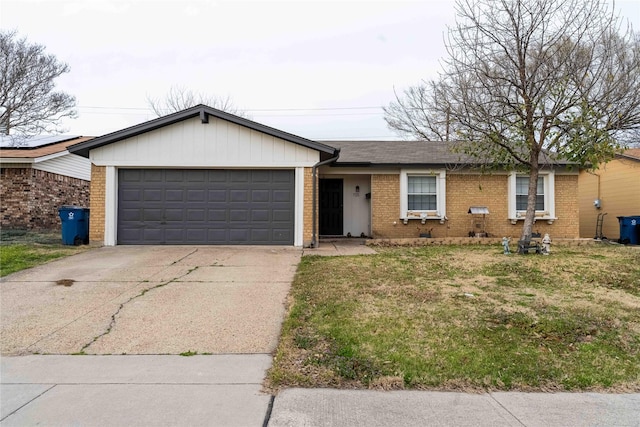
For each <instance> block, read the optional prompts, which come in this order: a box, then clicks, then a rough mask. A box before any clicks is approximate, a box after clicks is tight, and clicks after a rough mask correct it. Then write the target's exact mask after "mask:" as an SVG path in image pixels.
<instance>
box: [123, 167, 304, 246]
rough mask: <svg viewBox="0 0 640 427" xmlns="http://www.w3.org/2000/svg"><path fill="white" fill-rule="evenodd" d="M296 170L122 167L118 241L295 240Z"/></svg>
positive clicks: (208, 242)
mask: <svg viewBox="0 0 640 427" xmlns="http://www.w3.org/2000/svg"><path fill="white" fill-rule="evenodd" d="M294 187H295V185H294V171H293V170H236V169H232V170H205V169H120V170H119V171H118V244H122V245H131V244H134V245H157V244H203V245H216V244H221V245H292V244H293V226H294Z"/></svg>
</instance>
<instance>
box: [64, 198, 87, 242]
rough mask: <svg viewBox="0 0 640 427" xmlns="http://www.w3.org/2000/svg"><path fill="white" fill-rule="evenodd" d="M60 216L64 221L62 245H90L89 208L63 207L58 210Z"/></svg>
mask: <svg viewBox="0 0 640 427" xmlns="http://www.w3.org/2000/svg"><path fill="white" fill-rule="evenodd" d="M58 215H60V221H62V244H64V245H80V244H82V243H84V244H88V243H89V208H83V207H81V206H61V207H59V208H58Z"/></svg>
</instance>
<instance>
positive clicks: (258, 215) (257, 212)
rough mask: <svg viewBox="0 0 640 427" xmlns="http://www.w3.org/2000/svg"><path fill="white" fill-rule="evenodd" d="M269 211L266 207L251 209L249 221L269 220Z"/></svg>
mask: <svg viewBox="0 0 640 427" xmlns="http://www.w3.org/2000/svg"><path fill="white" fill-rule="evenodd" d="M269 219H270V217H269V211H268V210H267V209H252V210H251V222H254V223H256V222H269Z"/></svg>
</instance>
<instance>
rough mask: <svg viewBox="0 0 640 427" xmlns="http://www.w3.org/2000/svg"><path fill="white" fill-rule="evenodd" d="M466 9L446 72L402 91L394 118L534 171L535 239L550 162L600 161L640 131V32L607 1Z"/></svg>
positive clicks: (450, 41)
mask: <svg viewBox="0 0 640 427" xmlns="http://www.w3.org/2000/svg"><path fill="white" fill-rule="evenodd" d="M456 13H457V18H456V24H455V25H454V26H453V27H452V28H449V32H448V37H447V40H446V45H447V52H448V58H447V59H445V60H444V62H443V72H442V73H441V75H440V77H439V78H438V79H436V80H431V81H424V82H423V83H422V84H419V85H417V86H415V87H411V88H409V89H407V90H406V91H404V93H403V94H402V95H396V101H395V102H393V103H391V104H390V105H389V106H388V107H387V108H385V119H386V121H387V124H388V125H389V126H390V127H391V128H392V129H395V130H397V131H398V132H400V133H401V134H403V135H407V136H411V137H413V138H419V139H428V140H442V141H448V140H450V139H451V140H454V141H455V143H454V145H455V147H456V148H457V149H458V150H460V151H461V152H464V153H466V154H469V155H472V156H474V157H475V158H478V159H480V160H483V161H486V162H490V163H492V164H494V165H496V166H498V165H499V166H500V167H508V168H512V169H518V170H522V171H525V172H527V173H528V174H529V186H528V198H527V201H528V203H527V210H526V216H525V220H524V224H523V229H522V235H521V239H522V240H529V239H530V238H531V230H532V225H533V222H534V218H535V205H536V190H537V182H538V175H539V171H540V169H541V168H542V167H543V166H544V163H545V162H553V161H554V160H557V159H559V158H562V159H568V160H570V161H574V162H577V163H578V164H580V165H582V166H584V165H585V164H592V165H597V164H598V163H600V162H601V161H606V160H609V159H611V158H612V157H613V156H614V154H615V153H616V151H618V150H619V149H621V148H623V147H624V146H625V145H626V144H627V142H629V137H630V136H633V137H636V138H637V136H638V135H639V133H640V132H639V129H640V38H639V37H637V35H636V34H634V32H633V30H632V29H631V28H630V27H626V28H625V27H623V25H622V21H621V19H620V18H619V17H618V16H617V15H616V14H615V12H614V11H613V10H609V9H608V6H607V4H606V2H605V1H604V0H457V2H456Z"/></svg>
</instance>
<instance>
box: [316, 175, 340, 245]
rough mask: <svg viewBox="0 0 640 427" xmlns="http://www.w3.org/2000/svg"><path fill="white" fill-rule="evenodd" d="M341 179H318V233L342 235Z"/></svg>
mask: <svg viewBox="0 0 640 427" xmlns="http://www.w3.org/2000/svg"><path fill="white" fill-rule="evenodd" d="M342 233H343V231H342V180H341V179H321V180H320V234H321V235H323V236H342Z"/></svg>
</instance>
